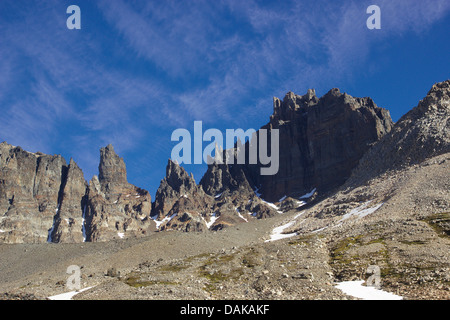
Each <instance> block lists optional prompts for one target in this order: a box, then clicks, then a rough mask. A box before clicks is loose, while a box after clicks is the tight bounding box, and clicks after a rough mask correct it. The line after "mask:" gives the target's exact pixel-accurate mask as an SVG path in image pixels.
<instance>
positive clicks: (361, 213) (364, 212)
mask: <svg viewBox="0 0 450 320" xmlns="http://www.w3.org/2000/svg"><path fill="white" fill-rule="evenodd" d="M371 202H372V200H370V201H367V202H365V203H363V204H362V205H360V206H359V207H357V208H355V209H353V210H351V211H350V212H349V213H346V214H344V215H343V216H342V219H341V220H340V221H339V222H343V221H345V220H347V219H349V218H351V217H352V216H356V217H357V218H358V219H362V218H364V217H365V216H368V215H369V214H371V213H374V212H375V211H377V210H378V209H379V208H380V207H381V206H382V205H383V203H380V204H378V205H376V206H375V207H371V208H367V206H368V205H369V204H370V203H371Z"/></svg>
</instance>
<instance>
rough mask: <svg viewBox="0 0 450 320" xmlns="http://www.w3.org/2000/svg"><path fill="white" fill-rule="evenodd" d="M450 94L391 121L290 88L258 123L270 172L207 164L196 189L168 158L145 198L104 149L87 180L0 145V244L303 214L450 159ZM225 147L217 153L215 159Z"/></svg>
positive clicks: (367, 107) (68, 166)
mask: <svg viewBox="0 0 450 320" xmlns="http://www.w3.org/2000/svg"><path fill="white" fill-rule="evenodd" d="M449 92H450V81H448V80H447V81H444V82H441V83H437V84H435V85H434V86H433V87H432V89H431V90H430V92H429V93H428V95H427V96H426V97H425V98H424V99H423V100H422V101H420V103H419V105H418V106H417V107H416V108H414V109H413V110H411V111H410V112H409V113H408V114H406V115H405V116H403V117H402V118H401V119H400V120H399V121H398V122H397V123H395V124H394V123H393V121H392V119H391V117H390V114H389V111H388V110H386V109H383V108H380V107H378V106H377V105H376V104H375V102H374V101H373V100H372V99H371V98H355V97H352V96H350V95H348V94H347V93H341V92H340V90H339V89H332V90H330V91H329V92H328V93H327V94H325V95H324V96H322V97H320V98H318V97H317V96H316V94H315V91H314V90H312V89H311V90H308V92H307V93H306V94H305V95H296V94H294V93H292V92H289V93H287V94H286V96H285V97H284V98H283V99H282V100H281V99H278V98H274V100H273V114H272V115H271V116H270V120H269V122H268V123H267V124H266V125H264V126H262V127H261V129H265V130H268V132H269V134H270V132H271V130H273V129H278V130H279V133H280V134H279V137H280V144H279V152H280V153H279V159H280V161H279V162H280V163H279V171H278V173H277V174H275V175H268V176H263V175H260V168H261V167H264V165H263V164H261V163H257V164H248V163H249V162H248V161H247V162H246V164H228V163H217V162H215V163H212V164H210V165H208V168H207V171H206V173H205V174H204V176H203V177H202V178H201V180H200V182H199V183H198V184H197V183H196V182H195V180H194V178H193V176H192V175H189V174H188V173H187V172H186V171H185V169H184V168H183V167H182V166H180V165H179V164H178V163H177V162H175V161H172V160H170V159H169V160H168V163H167V167H166V176H165V177H164V178H163V179H162V180H161V183H160V186H159V188H158V189H157V192H156V195H155V198H154V200H153V201H152V197H151V195H150V194H149V192H148V191H146V190H144V189H142V188H139V187H138V186H134V185H132V184H130V183H128V180H127V170H126V165H125V162H124V160H123V158H121V157H120V156H119V155H117V154H116V152H115V150H114V148H113V146H112V145H108V146H106V147H104V148H102V149H101V150H100V163H99V173H98V176H94V177H92V179H91V180H90V181H89V182H87V181H86V180H85V179H84V175H83V172H82V169H81V168H79V167H78V165H77V164H76V162H75V161H74V159H70V161H69V163H67V162H66V160H65V159H64V158H63V157H61V156H60V155H46V154H43V153H40V152H37V153H31V152H28V151H25V150H23V149H22V148H20V147H16V146H12V145H10V144H8V143H7V142H3V143H1V144H0V242H3V243H45V242H53V243H81V242H103V241H109V240H114V239H121V238H135V237H143V236H146V235H149V234H150V233H153V232H162V231H168V230H178V231H185V232H188V231H196V232H206V231H208V230H212V231H218V230H221V229H223V228H226V227H228V226H232V225H237V224H240V223H247V222H250V221H251V220H254V219H263V218H269V217H273V216H277V215H280V214H282V213H284V212H288V211H290V210H297V211H298V210H300V208H308V207H309V206H311V205H313V204H316V203H318V202H320V201H322V200H323V199H332V197H333V196H334V195H336V193H337V192H338V193H339V192H340V191H339V190H342V188H345V187H347V188H348V187H349V186H352V188H355V187H358V186H362V185H364V184H366V183H367V182H368V181H371V180H372V179H374V178H376V177H379V176H380V175H383V174H386V172H389V171H390V170H394V169H397V168H401V167H411V166H414V165H417V164H419V163H422V162H423V161H425V160H426V159H429V158H432V157H435V156H439V155H442V154H445V153H448V152H449V150H450V147H449V145H450V144H449V140H450V139H449V125H450V123H449V101H450V98H449ZM258 134H259V131H258V132H257V135H258ZM269 140H270V139H269ZM250 144H251V141H247V142H246V143H245V144H244V145H243V146H242V145H241V146H237V145H236V147H235V148H236V150H234V151H237V148H245V150H249V148H250ZM229 151H230V150H225V151H223V150H218V149H217V150H216V155H217V154H218V153H220V152H223V155H225V153H226V152H229ZM232 154H235V152H233V153H232ZM247 154H248V153H247ZM223 158H225V157H223ZM334 205H336V204H333V206H334ZM327 210H328V211H327ZM339 212H342V214H345V210H342V208H341V210H334V209H333V210H331V209H323V210H322V211H320V212H318V213H317V215H319V216H325V215H327V214H330V215H338V214H339ZM298 230H299V228H297V229H295V230H294V231H298Z"/></svg>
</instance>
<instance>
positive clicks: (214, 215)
mask: <svg viewBox="0 0 450 320" xmlns="http://www.w3.org/2000/svg"><path fill="white" fill-rule="evenodd" d="M217 219H219V217H217V216H216V213H215V212H214V213H212V214H211V218H210V219H209V222H206V220H205V223H206V227H207V228H208V229H209V228H211V226H212V225H213V224H214V222H216V220H217Z"/></svg>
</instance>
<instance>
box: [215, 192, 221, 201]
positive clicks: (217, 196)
mask: <svg viewBox="0 0 450 320" xmlns="http://www.w3.org/2000/svg"><path fill="white" fill-rule="evenodd" d="M222 193H223V192H221V193H219V194H216V195H215V196H214V198H215V199H217V198H219V197H220V196H221V195H222Z"/></svg>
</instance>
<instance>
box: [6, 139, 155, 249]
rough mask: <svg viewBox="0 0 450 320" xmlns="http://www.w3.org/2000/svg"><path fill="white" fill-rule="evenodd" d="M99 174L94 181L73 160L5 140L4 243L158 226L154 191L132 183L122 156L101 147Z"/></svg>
mask: <svg viewBox="0 0 450 320" xmlns="http://www.w3.org/2000/svg"><path fill="white" fill-rule="evenodd" d="M99 177H100V178H97V176H94V177H93V178H92V179H91V181H90V183H89V184H88V183H87V182H86V180H85V179H84V175H83V172H82V170H81V169H80V168H79V167H78V165H77V164H76V163H75V161H74V160H73V159H71V160H70V163H69V165H67V164H66V161H65V160H64V158H62V157H61V156H59V155H55V156H50V155H45V154H42V153H39V152H38V153H31V152H27V151H24V150H23V149H21V148H20V147H14V146H11V145H9V144H7V143H6V142H3V143H2V144H0V214H1V215H0V241H1V242H4V243H21V242H25V243H41V242H46V241H47V242H55V243H61V242H73V243H77V242H83V241H107V240H111V239H115V238H124V237H130V236H140V235H145V234H147V232H148V231H149V229H151V227H152V225H153V228H154V227H155V226H154V223H153V222H152V221H151V220H150V213H151V197H150V194H149V193H148V191H146V190H143V189H140V188H138V187H136V186H133V185H131V184H129V183H128V182H127V178H126V167H125V163H124V161H123V159H122V158H120V157H119V156H118V155H117V154H116V153H115V152H114V148H113V147H112V146H111V145H109V146H107V147H106V148H102V149H101V151H100V165H99Z"/></svg>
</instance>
